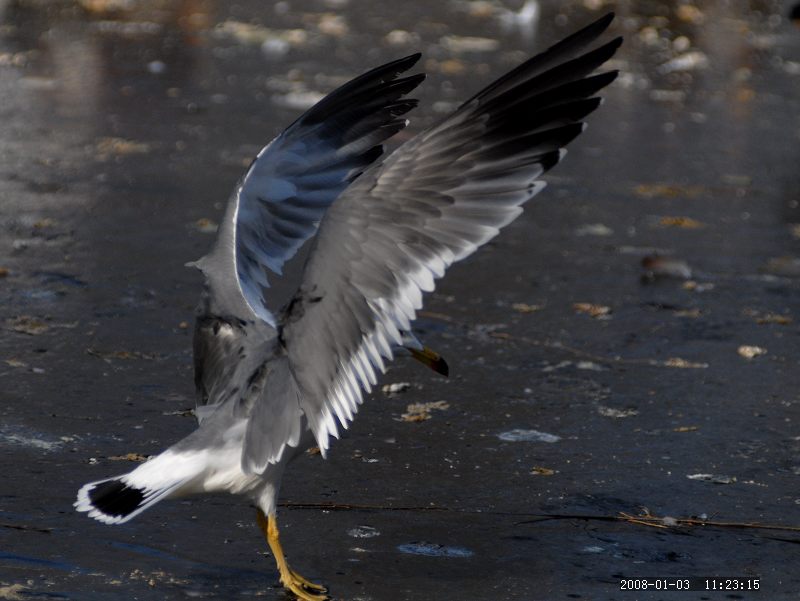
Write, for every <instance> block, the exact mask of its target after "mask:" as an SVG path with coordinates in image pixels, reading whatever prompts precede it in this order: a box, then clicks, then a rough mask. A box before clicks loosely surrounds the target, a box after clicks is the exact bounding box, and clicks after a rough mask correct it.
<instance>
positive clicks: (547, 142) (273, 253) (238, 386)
mask: <svg viewBox="0 0 800 601" xmlns="http://www.w3.org/2000/svg"><path fill="white" fill-rule="evenodd" d="M613 18H614V15H613V13H611V14H608V15H606V16H604V17H602V18H600V19H599V20H597V21H595V22H594V23H592V24H590V25H588V26H587V27H585V28H584V29H582V30H580V31H578V32H577V33H574V34H573V35H571V36H569V37H567V38H565V39H564V40H562V41H561V42H559V43H557V44H555V45H554V46H552V47H551V48H549V49H548V50H546V51H544V52H542V53H541V54H539V55H537V56H534V57H532V58H530V59H528V60H527V61H526V62H524V63H522V64H521V65H519V66H518V67H517V68H515V69H513V70H512V71H510V72H509V73H507V74H505V75H503V76H502V77H500V79H498V80H497V81H495V82H494V83H492V84H491V85H489V86H488V87H486V88H485V89H483V90H482V91H480V92H478V93H477V94H476V95H475V96H473V97H472V98H471V99H469V100H467V101H466V102H465V103H464V104H462V105H461V106H460V107H459V108H458V109H456V110H455V111H454V112H453V113H452V114H451V115H449V116H448V117H446V118H445V119H443V120H442V121H441V122H439V123H438V124H435V125H433V126H432V127H430V128H428V129H427V130H425V131H423V132H421V133H420V134H418V135H417V136H415V137H413V138H411V139H409V140H407V141H406V142H404V143H403V144H401V145H400V146H399V147H398V148H397V149H396V150H395V151H394V152H393V153H391V154H390V155H389V156H387V157H386V158H384V159H383V160H381V155H382V153H383V146H382V143H383V142H384V141H386V140H387V139H388V138H390V137H391V136H393V135H394V134H396V133H397V132H398V131H400V130H402V129H403V128H404V127H405V126H406V125H407V123H408V121H407V120H406V119H405V117H404V115H405V114H406V113H407V112H408V111H410V110H411V109H412V108H414V107H415V106H416V105H417V101H416V100H413V99H410V98H406V95H407V94H408V93H410V92H411V91H412V90H413V89H414V88H416V87H417V85H419V84H420V83H421V82H422V80H423V79H424V75H423V74H417V75H410V76H404V77H400V75H401V74H403V73H405V72H406V71H408V70H409V69H411V68H412V67H413V65H414V64H415V63H416V62H417V61H418V59H419V58H420V55H419V54H414V55H412V56H408V57H406V58H402V59H400V60H396V61H394V62H390V63H388V64H386V65H383V66H382V67H378V68H376V69H374V70H372V71H369V72H367V73H365V74H364V75H361V76H360V77H358V78H356V79H354V80H352V81H351V82H349V83H347V84H345V85H343V86H342V87H340V88H338V89H337V90H335V91H333V92H331V93H330V94H329V95H328V96H326V97H325V98H323V99H322V100H321V101H320V102H319V103H317V104H316V105H315V106H313V107H312V108H311V109H309V110H308V111H307V112H306V113H305V114H303V115H302V116H301V117H300V118H299V119H297V121H295V122H294V123H293V124H292V125H290V126H289V128H288V129H286V130H285V131H284V132H283V133H282V134H280V135H279V136H278V137H276V138H275V139H274V140H273V141H272V142H270V143H269V144H268V145H267V146H266V147H265V148H264V149H263V150H261V152H260V153H259V154H258V156H257V157H256V158H255V159H254V161H253V163H252V164H251V166H250V168H249V169H248V171H247V173H246V174H245V176H244V177H243V178H242V179H241V180H240V182H239V183H238V185H237V186H236V188H235V190H234V193H233V195H232V196H231V199H230V201H229V203H228V205H227V209H226V212H225V215H224V218H223V220H222V222H221V224H220V227H219V230H218V235H217V239H216V241H215V243H214V246H213V248H212V250H211V252H210V253H209V254H207V255H206V256H204V257H203V258H201V259H200V260H198V261H196V262H195V263H192V265H193V266H194V267H196V268H197V269H199V270H200V271H201V272H202V274H203V275H204V288H203V293H202V296H201V300H200V303H199V307H198V309H197V318H196V323H195V329H194V369H195V384H196V388H197V408H196V416H197V419H198V422H199V424H198V428H197V429H196V430H195V431H194V432H192V433H191V434H189V435H188V436H187V437H186V438H184V439H183V440H181V441H179V442H177V443H176V444H174V445H173V446H171V447H169V448H168V449H167V450H165V451H164V452H162V453H161V454H159V455H157V456H155V457H153V458H152V459H150V460H149V461H147V462H145V463H143V464H141V465H140V466H138V467H137V468H136V469H134V470H133V471H131V472H129V473H126V474H122V475H118V476H114V477H112V478H107V479H104V480H99V481H96V482H91V483H89V484H86V485H85V486H83V487H82V488H81V489H80V491H79V492H78V498H77V501H76V502H75V508H76V509H77V510H78V511H81V512H86V513H88V515H89V517H92V518H95V519H97V520H99V521H101V522H104V523H106V524H122V523H125V522H127V521H128V520H130V519H132V518H134V517H136V516H137V515H139V514H140V513H142V512H143V511H144V510H145V509H149V508H150V507H152V506H153V505H155V504H156V503H158V502H159V501H162V500H164V499H168V498H176V497H182V496H185V495H190V494H196V493H210V492H228V493H232V494H237V495H244V496H245V497H247V498H249V499H250V500H251V501H252V502H253V504H254V505H255V506H256V508H257V513H256V518H257V520H256V521H257V524H258V526H259V528H260V529H261V531H262V533H263V534H264V537H265V538H266V541H267V543H268V545H269V547H270V549H271V551H272V555H273V556H274V558H275V561H276V563H277V569H278V573H279V575H280V581H281V584H282V585H283V586H284V588H285V589H287V590H288V591H290V592H291V593H292V594H294V595H295V596H296V597H297V598H299V599H301V600H303V601H322V600H323V599H327V598H328V597H327V594H326V593H327V589H326V588H325V587H324V586H321V585H319V584H315V583H313V582H311V581H310V580H308V579H306V578H304V577H303V576H301V575H300V574H299V573H298V572H296V571H294V570H293V569H292V568H291V567H289V564H288V563H287V561H286V558H285V556H284V553H283V550H282V547H281V543H280V539H279V529H278V523H277V519H276V508H277V501H276V499H277V496H278V491H279V489H280V484H281V479H282V476H283V472H284V470H285V469H286V466H287V465H288V464H289V463H290V462H291V461H292V460H293V459H295V458H296V457H298V456H299V455H301V454H303V453H304V452H305V451H306V450H308V449H310V448H312V447H314V446H316V447H319V450H320V452H321V453H322V455H323V456H326V454H327V453H328V451H329V449H330V446H331V443H332V440H331V439H332V438H338V437H339V436H340V434H341V430H343V429H347V428H348V426H349V424H350V423H351V422H352V421H353V419H354V417H355V414H356V412H357V411H358V408H359V405H360V404H361V403H362V401H363V396H364V393H365V392H367V393H369V391H370V390H371V389H372V387H373V386H375V385H376V384H377V382H378V376H379V372H384V371H385V370H386V366H387V364H388V363H389V362H390V361H392V360H393V358H394V356H395V353H396V351H397V349H405V350H407V351H408V352H409V353H411V355H412V356H414V357H415V358H417V359H419V360H420V361H422V362H423V363H424V364H426V365H428V366H429V367H431V368H433V369H435V370H437V371H439V372H440V373H446V372H447V364H446V363H445V362H444V360H443V359H442V358H441V357H440V356H439V355H438V354H437V353H435V352H434V351H432V350H430V349H428V348H427V347H425V346H424V345H423V344H422V343H421V342H420V341H419V339H418V338H416V336H415V335H414V334H413V332H412V322H413V321H414V319H415V317H416V315H417V311H418V310H419V309H420V308H421V307H422V300H423V293H426V292H431V291H432V290H433V289H434V286H435V282H436V280H437V279H438V278H441V277H442V276H443V275H444V273H445V271H446V269H447V268H448V267H449V266H450V265H452V264H453V263H455V262H456V261H460V260H462V259H465V258H466V257H468V256H469V255H471V254H472V253H473V252H475V251H476V250H477V249H478V248H479V247H480V246H482V245H483V244H486V243H487V242H488V241H489V240H491V239H492V238H494V237H495V236H496V235H497V234H498V233H499V231H500V229H501V228H502V227H503V226H505V225H507V224H509V223H510V222H511V221H513V220H514V219H515V218H516V217H517V216H519V214H520V213H521V212H522V205H523V204H524V203H525V202H527V201H528V200H530V199H531V198H532V197H534V196H535V195H536V194H538V193H539V192H541V190H542V189H543V188H544V186H545V184H544V182H543V181H541V180H540V179H539V178H540V177H541V175H542V174H543V173H545V172H546V171H548V170H549V169H550V168H552V167H553V166H555V165H556V164H557V163H558V162H559V161H560V160H561V159H562V158H563V156H564V153H565V150H564V147H565V146H566V145H567V144H568V143H569V142H571V141H572V140H573V139H574V138H575V137H576V136H578V134H580V133H581V132H582V131H583V129H584V127H585V124H584V123H583V122H582V120H583V119H584V118H585V117H586V116H587V115H588V114H589V113H591V112H592V111H594V110H595V109H596V108H597V107H598V106H599V105H600V103H601V99H600V98H599V97H597V96H596V94H597V93H598V92H599V91H600V90H601V89H603V88H604V87H605V86H607V85H608V84H610V83H611V82H612V81H613V80H614V79H615V78H616V76H617V72H616V71H606V72H602V73H599V74H593V73H594V72H595V70H596V69H598V68H599V67H600V66H601V65H603V63H605V62H606V61H608V60H609V59H610V58H611V57H612V56H613V55H614V53H615V52H616V50H617V48H619V46H620V44H621V43H622V39H621V38H616V39H614V40H612V41H610V42H607V43H605V44H603V45H600V46H599V47H597V48H596V49H594V50H587V47H588V46H590V45H592V44H593V43H594V42H595V41H596V40H597V39H598V38H599V37H600V36H601V34H603V32H604V31H605V30H606V29H607V28H608V26H609V24H610V23H611V21H612V20H613ZM312 238H313V240H312ZM309 241H310V242H309ZM306 242H309V244H310V250H309V254H308V258H307V260H306V263H305V265H304V267H303V271H302V275H301V281H300V284H299V287H298V288H297V290H296V291H295V292H294V293H293V295H292V296H291V297H290V298H289V299H288V301H286V302H285V303H284V304H283V305H282V307H281V308H280V309H275V310H273V309H271V308H269V306H268V304H267V295H266V294H265V293H266V291H267V288H268V287H269V284H270V282H269V279H268V277H270V278H271V277H275V276H279V275H280V274H281V272H282V269H283V266H284V264H285V263H286V262H287V261H288V260H289V259H291V258H292V257H293V256H294V255H295V254H296V253H297V251H298V250H299V249H300V247H301V246H303V244H304V243H306Z"/></svg>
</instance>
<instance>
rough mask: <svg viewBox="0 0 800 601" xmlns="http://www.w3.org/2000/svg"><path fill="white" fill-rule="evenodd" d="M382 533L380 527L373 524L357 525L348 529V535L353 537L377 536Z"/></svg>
mask: <svg viewBox="0 0 800 601" xmlns="http://www.w3.org/2000/svg"><path fill="white" fill-rule="evenodd" d="M380 534H381V533H380V532H379V531H378V529H377V528H373V527H372V526H356V527H355V528H350V530H348V531H347V536H352V537H353V538H375V537H376V536H380Z"/></svg>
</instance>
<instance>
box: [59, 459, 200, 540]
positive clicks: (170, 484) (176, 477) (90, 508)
mask: <svg viewBox="0 0 800 601" xmlns="http://www.w3.org/2000/svg"><path fill="white" fill-rule="evenodd" d="M196 464H197V462H195V461H189V462H187V461H185V457H184V458H181V457H179V456H178V455H177V454H175V453H172V452H170V451H167V452H165V453H162V454H161V455H159V456H157V457H155V458H154V459H151V460H150V461H148V462H146V463H144V464H142V465H140V466H139V467H138V468H137V469H135V470H133V471H132V472H130V473H127V474H123V475H121V476H115V477H113V478H107V479H105V480H98V481H96V482H89V484H86V485H85V486H83V488H81V489H80V490H79V491H78V499H77V501H75V503H74V506H75V509H76V510H78V511H81V512H84V513H88V514H89V517H91V518H94V519H96V520H99V521H101V522H103V523H104V524H123V523H125V522H127V521H128V520H131V519H133V518H134V517H136V516H137V515H139V514H140V513H142V512H143V511H144V510H145V509H147V508H149V507H151V506H152V505H155V504H156V503H158V502H159V501H161V500H162V499H165V498H167V497H169V496H175V495H179V494H180V493H181V492H185V490H184V489H186V488H187V486H188V485H189V484H190V483H191V481H192V480H194V479H195V478H196V477H197V476H198V475H199V473H200V469H198V468H199V466H197V465H196Z"/></svg>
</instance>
